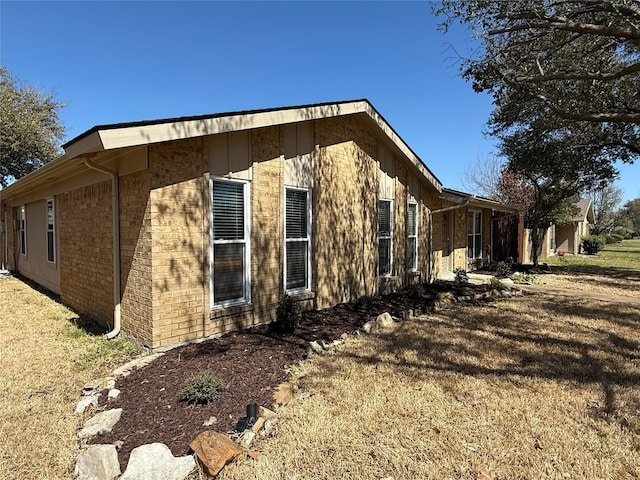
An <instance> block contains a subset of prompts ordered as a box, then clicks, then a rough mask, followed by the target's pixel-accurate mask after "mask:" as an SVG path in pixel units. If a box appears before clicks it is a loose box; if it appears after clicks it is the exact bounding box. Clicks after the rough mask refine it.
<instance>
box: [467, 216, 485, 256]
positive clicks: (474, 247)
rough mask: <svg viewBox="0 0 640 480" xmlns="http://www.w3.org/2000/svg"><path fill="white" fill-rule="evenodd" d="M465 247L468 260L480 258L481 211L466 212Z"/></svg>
mask: <svg viewBox="0 0 640 480" xmlns="http://www.w3.org/2000/svg"><path fill="white" fill-rule="evenodd" d="M467 248H468V255H469V260H478V259H481V258H482V212H469V213H468V214H467Z"/></svg>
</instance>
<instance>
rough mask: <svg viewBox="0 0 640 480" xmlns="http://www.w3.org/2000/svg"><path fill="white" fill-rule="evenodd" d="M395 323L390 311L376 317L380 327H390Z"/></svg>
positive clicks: (377, 324)
mask: <svg viewBox="0 0 640 480" xmlns="http://www.w3.org/2000/svg"><path fill="white" fill-rule="evenodd" d="M394 324H395V322H394V321H393V318H392V317H391V315H390V314H389V312H384V313H381V314H380V315H378V318H376V326H377V327H378V328H379V329H385V328H389V327H392V326H393V325H394Z"/></svg>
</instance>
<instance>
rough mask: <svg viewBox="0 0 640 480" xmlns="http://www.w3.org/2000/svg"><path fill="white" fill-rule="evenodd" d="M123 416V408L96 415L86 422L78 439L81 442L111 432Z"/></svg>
mask: <svg viewBox="0 0 640 480" xmlns="http://www.w3.org/2000/svg"><path fill="white" fill-rule="evenodd" d="M121 415H122V409H121V408H114V409H111V410H107V411H105V412H100V413H98V414H96V415H95V416H94V417H92V418H90V419H89V420H87V421H86V422H85V424H84V426H83V427H82V430H80V432H78V438H79V439H80V440H86V439H88V438H91V437H95V436H96V435H98V434H100V433H105V432H110V431H111V429H112V428H113V426H114V425H115V424H116V423H118V420H120V416H121Z"/></svg>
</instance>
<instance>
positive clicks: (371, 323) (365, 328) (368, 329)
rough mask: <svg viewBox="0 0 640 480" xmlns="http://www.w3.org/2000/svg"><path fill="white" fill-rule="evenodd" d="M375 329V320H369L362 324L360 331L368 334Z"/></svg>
mask: <svg viewBox="0 0 640 480" xmlns="http://www.w3.org/2000/svg"><path fill="white" fill-rule="evenodd" d="M375 329H376V321H375V320H369V321H368V322H367V323H365V324H364V325H363V326H362V331H363V332H364V333H366V334H370V333H373V332H374V331H375Z"/></svg>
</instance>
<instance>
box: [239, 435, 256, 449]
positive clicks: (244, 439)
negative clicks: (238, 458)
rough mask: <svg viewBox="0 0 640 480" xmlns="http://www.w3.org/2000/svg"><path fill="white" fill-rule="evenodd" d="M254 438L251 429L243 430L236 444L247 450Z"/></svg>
mask: <svg viewBox="0 0 640 480" xmlns="http://www.w3.org/2000/svg"><path fill="white" fill-rule="evenodd" d="M255 438H256V432H254V431H251V430H245V431H244V432H242V434H241V435H240V438H238V444H239V445H240V446H241V447H242V448H246V449H247V450H248V449H249V447H250V446H251V443H252V442H253V440H254V439H255Z"/></svg>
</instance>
